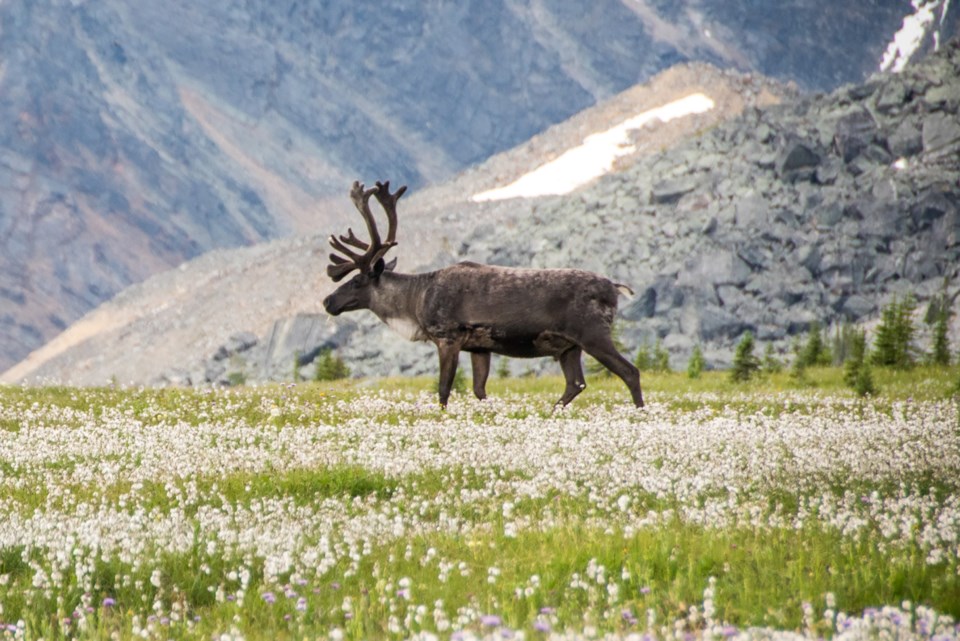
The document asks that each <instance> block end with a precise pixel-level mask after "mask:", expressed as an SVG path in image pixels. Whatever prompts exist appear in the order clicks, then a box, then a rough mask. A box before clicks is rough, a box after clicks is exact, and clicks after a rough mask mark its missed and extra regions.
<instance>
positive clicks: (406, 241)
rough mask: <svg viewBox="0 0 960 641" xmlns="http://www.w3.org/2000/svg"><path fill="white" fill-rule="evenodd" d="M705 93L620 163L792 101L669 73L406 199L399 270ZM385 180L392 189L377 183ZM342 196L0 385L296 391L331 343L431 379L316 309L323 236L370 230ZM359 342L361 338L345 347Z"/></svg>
mask: <svg viewBox="0 0 960 641" xmlns="http://www.w3.org/2000/svg"><path fill="white" fill-rule="evenodd" d="M698 92H699V93H704V94H707V95H709V96H711V99H712V100H713V101H714V107H713V108H712V109H710V110H709V111H706V112H704V113H700V114H697V115H691V116H687V117H683V118H678V119H675V120H672V121H670V122H669V123H665V124H664V123H660V124H658V125H657V126H648V127H645V128H643V129H640V130H635V131H633V139H632V143H633V145H634V151H633V152H632V156H631V155H629V154H628V155H626V156H623V157H621V159H620V162H621V163H625V164H629V162H631V160H630V158H631V157H639V156H642V155H646V154H650V153H653V152H655V151H658V150H660V149H663V148H665V147H669V146H670V145H673V144H676V143H677V142H678V141H680V140H684V139H686V138H688V137H690V136H696V135H699V132H702V131H703V130H705V129H708V128H710V127H712V126H715V125H716V124H717V123H719V122H723V121H724V120H727V119H729V118H731V117H733V116H734V115H736V114H738V113H740V112H742V111H743V109H745V108H752V107H757V106H761V105H766V104H771V103H775V102H777V101H779V100H781V99H783V97H784V96H788V95H794V94H795V92H791V91H788V90H785V88H784V87H783V86H782V85H781V84H779V83H776V82H773V81H768V80H765V79H764V78H763V77H761V76H757V75H755V74H753V75H741V74H737V73H733V72H722V71H719V70H718V69H716V68H714V67H712V66H710V65H705V64H685V65H678V66H676V67H673V68H671V69H669V70H667V71H665V72H663V73H661V74H658V75H657V76H656V77H655V78H653V79H652V80H651V81H650V82H649V83H646V84H644V85H638V86H636V87H633V88H631V89H629V90H627V91H625V92H622V93H621V94H618V95H617V96H615V97H613V98H611V99H609V100H606V101H603V102H602V103H601V104H599V105H597V106H596V107H592V108H590V109H588V110H585V111H583V112H581V113H579V114H577V115H576V116H575V117H573V118H571V119H569V120H567V121H564V122H563V123H560V124H558V125H555V126H553V127H550V128H549V129H548V130H547V131H545V132H544V133H542V134H539V135H537V136H535V137H534V138H532V139H530V140H528V141H527V142H525V143H523V144H522V145H519V146H518V147H516V148H514V149H511V150H510V151H508V152H504V153H502V154H498V155H496V156H494V157H492V158H490V159H489V160H487V161H485V162H484V163H482V164H480V165H478V166H476V167H473V168H471V169H470V170H468V171H466V172H464V173H462V174H460V175H458V176H457V177H455V178H454V179H453V180H450V181H446V182H444V183H441V184H439V185H437V186H434V187H429V188H426V189H412V190H411V191H410V194H409V196H405V197H404V198H403V200H402V201H401V203H400V230H399V236H398V240H399V241H400V245H399V247H398V248H397V249H396V250H394V251H393V255H394V256H396V257H397V258H398V259H399V262H400V267H399V268H400V269H402V270H405V271H423V270H425V269H428V268H430V267H436V266H442V265H448V264H450V263H451V262H454V261H455V260H456V256H455V254H456V252H457V248H459V247H460V246H461V243H462V241H463V239H464V238H465V237H467V236H468V235H469V234H471V233H472V232H473V230H474V229H475V228H476V227H477V225H480V224H482V225H489V226H491V227H492V228H494V229H501V230H503V233H504V234H505V235H509V234H510V233H511V230H512V229H513V228H514V227H515V225H516V218H517V217H518V216H529V215H530V211H529V210H530V206H531V202H534V201H527V200H523V201H494V202H483V203H476V202H473V201H472V199H471V197H472V196H473V195H474V194H477V193H479V192H483V191H486V190H489V189H491V188H494V187H498V186H501V185H503V184H505V183H507V182H510V181H512V180H514V179H516V178H518V177H519V176H522V175H524V174H525V173H527V172H529V171H531V170H533V169H535V168H536V167H537V166H539V165H541V164H542V163H544V162H545V161H549V160H550V159H553V158H555V157H557V156H558V155H560V154H562V153H563V152H564V151H565V150H566V149H569V148H571V147H576V146H577V145H579V144H581V143H582V142H583V139H584V137H585V136H587V135H590V134H593V133H595V132H597V131H603V130H605V129H608V128H609V127H611V126H614V125H618V124H619V123H621V122H622V121H624V120H626V119H629V118H632V117H633V116H635V115H636V114H637V113H643V112H646V111H648V110H651V109H655V108H658V107H661V106H662V105H664V104H666V103H670V102H672V101H675V100H677V99H679V98H682V97H684V96H688V95H690V94H691V93H698ZM620 151H625V150H624V149H621V150H620ZM387 177H390V178H392V176H382V177H379V176H374V177H370V180H373V179H374V178H387ZM394 184H396V183H394ZM348 186H349V185H348V184H347V183H345V184H344V185H342V186H341V191H342V193H341V195H340V197H339V198H338V199H337V202H336V203H334V204H332V205H331V211H330V212H329V215H330V216H331V217H335V218H336V222H335V223H334V224H332V225H330V226H328V227H326V228H325V229H324V232H325V233H324V234H323V235H316V236H305V237H298V238H295V239H285V240H278V241H274V242H272V243H266V244H262V245H257V246H254V247H251V248H241V249H235V250H218V251H216V252H211V253H209V254H206V255H204V256H201V257H200V258H198V259H195V260H192V261H189V262H187V263H184V264H183V265H181V266H180V267H178V268H177V269H175V270H170V271H168V272H164V273H161V274H158V275H156V276H154V277H151V278H150V279H148V280H146V281H145V282H143V283H141V284H138V285H134V286H132V287H130V288H128V289H126V290H124V291H123V292H122V293H121V294H120V295H118V296H117V297H116V298H114V299H113V300H111V301H109V302H107V303H104V304H103V305H101V306H100V307H98V308H97V309H95V310H93V311H92V312H90V313H88V314H87V315H85V316H84V317H83V318H82V319H81V320H80V321H78V322H77V323H75V324H74V325H72V326H71V327H70V328H68V329H67V330H66V331H64V332H63V333H62V334H60V335H59V336H58V337H57V338H55V339H54V340H53V341H51V342H50V343H48V344H47V345H45V346H44V347H43V348H41V349H39V350H37V351H35V352H34V353H32V354H31V355H30V357H29V358H28V359H26V360H24V361H23V362H21V363H20V364H18V365H17V366H16V367H14V368H12V369H11V370H9V371H7V372H6V373H4V374H3V375H2V376H0V380H4V381H11V382H12V381H19V380H23V379H28V380H38V379H39V380H47V381H57V382H62V383H69V384H85V385H98V384H105V383H106V382H108V381H110V380H117V381H119V382H123V383H137V384H142V383H150V382H156V383H166V382H176V383H184V382H187V381H189V382H190V383H192V384H203V383H208V382H218V383H226V382H229V381H231V380H239V379H240V378H246V380H249V381H256V380H290V379H291V378H292V377H293V364H294V360H295V358H296V357H298V355H299V360H300V362H301V363H302V364H303V367H302V368H301V369H302V370H303V372H302V374H303V375H304V376H309V375H310V374H311V371H310V370H311V368H312V364H311V359H312V358H313V357H314V355H315V354H316V353H317V352H318V350H319V349H321V348H322V347H323V346H332V345H343V346H344V349H343V353H344V355H346V356H348V357H349V359H350V360H351V365H352V366H353V367H354V370H355V371H356V372H357V373H370V374H376V373H400V372H406V371H415V372H416V371H429V370H430V369H431V368H432V367H434V361H435V358H436V357H435V355H434V354H433V351H432V350H431V348H429V347H427V346H424V345H421V344H410V343H406V342H405V341H402V340H398V339H397V337H396V336H395V335H394V334H393V333H392V332H390V330H388V329H387V328H386V327H385V326H383V325H382V324H381V323H379V321H377V320H376V319H375V318H373V317H372V315H369V314H363V313H360V314H350V315H345V316H342V317H340V318H338V319H332V318H331V317H329V316H327V315H326V314H325V313H324V312H323V310H322V307H321V301H322V299H323V297H324V296H325V295H326V294H328V293H329V292H330V291H332V289H333V287H334V284H333V283H332V282H331V281H330V280H329V278H327V276H326V274H325V267H326V263H327V254H328V253H329V247H328V246H327V243H326V234H328V233H334V232H336V233H343V232H344V231H345V230H346V228H347V227H348V226H352V227H354V228H357V227H358V225H359V227H361V228H362V224H361V222H360V219H359V215H358V214H357V212H356V210H355V209H354V208H353V206H352V205H351V204H350V202H349V198H348V197H347V195H346V192H347V190H348ZM352 333H357V334H358V338H357V339H356V340H347V337H348V336H349V335H350V334H352Z"/></svg>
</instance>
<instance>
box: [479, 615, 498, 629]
mask: <svg viewBox="0 0 960 641" xmlns="http://www.w3.org/2000/svg"><path fill="white" fill-rule="evenodd" d="M480 623H482V624H483V625H485V626H487V627H490V628H495V627H497V626H499V625H500V624H501V623H503V619H501V618H500V617H498V616H497V615H496V614H484V615H483V616H482V617H480Z"/></svg>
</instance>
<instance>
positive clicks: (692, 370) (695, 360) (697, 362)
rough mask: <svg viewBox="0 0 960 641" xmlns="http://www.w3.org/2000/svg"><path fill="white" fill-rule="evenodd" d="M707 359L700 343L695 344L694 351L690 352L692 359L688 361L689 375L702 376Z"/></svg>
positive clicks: (692, 376) (691, 376) (693, 376)
mask: <svg viewBox="0 0 960 641" xmlns="http://www.w3.org/2000/svg"><path fill="white" fill-rule="evenodd" d="M705 365H706V361H704V358H703V350H701V349H700V346H699V345H694V346H693V353H692V354H690V361H689V362H688V363H687V376H689V377H690V378H700V374H701V373H703V368H704V366H705Z"/></svg>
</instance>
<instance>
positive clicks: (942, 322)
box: [930, 296, 950, 366]
mask: <svg viewBox="0 0 960 641" xmlns="http://www.w3.org/2000/svg"><path fill="white" fill-rule="evenodd" d="M949 324H950V303H949V301H948V300H947V299H946V297H945V296H944V297H942V301H941V303H940V306H939V309H938V310H937V313H936V319H935V321H934V324H933V350H932V353H931V354H930V362H931V363H933V364H934V365H943V366H946V365H949V364H950V338H949V337H948V336H947V331H948V330H949Z"/></svg>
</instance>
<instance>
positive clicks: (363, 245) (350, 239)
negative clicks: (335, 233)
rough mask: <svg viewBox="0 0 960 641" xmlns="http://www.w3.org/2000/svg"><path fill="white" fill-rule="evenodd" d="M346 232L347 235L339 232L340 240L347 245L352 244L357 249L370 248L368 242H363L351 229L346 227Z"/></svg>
mask: <svg viewBox="0 0 960 641" xmlns="http://www.w3.org/2000/svg"><path fill="white" fill-rule="evenodd" d="M347 233H348V234H349V236H344V235H343V234H340V240H341V241H343V242H345V243H346V244H348V245H353V246H354V247H356V248H357V249H362V250H363V251H367V249H369V248H370V244H369V243H365V242H363V241H362V240H360V239H359V238H357V237H356V236H355V235H354V233H353V229H347Z"/></svg>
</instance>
